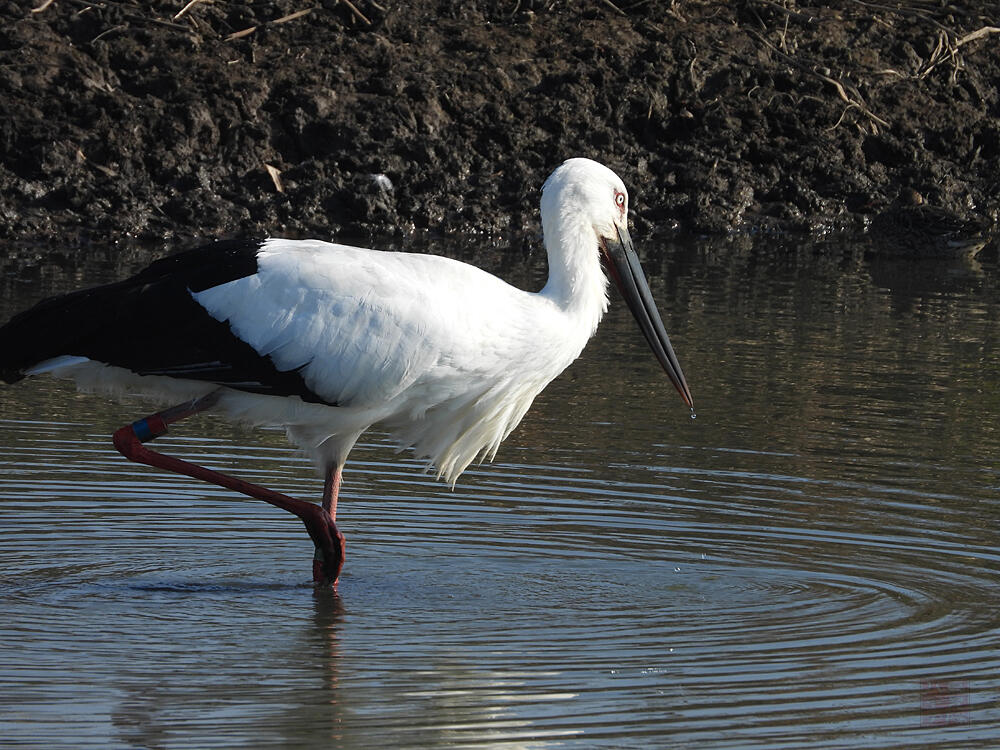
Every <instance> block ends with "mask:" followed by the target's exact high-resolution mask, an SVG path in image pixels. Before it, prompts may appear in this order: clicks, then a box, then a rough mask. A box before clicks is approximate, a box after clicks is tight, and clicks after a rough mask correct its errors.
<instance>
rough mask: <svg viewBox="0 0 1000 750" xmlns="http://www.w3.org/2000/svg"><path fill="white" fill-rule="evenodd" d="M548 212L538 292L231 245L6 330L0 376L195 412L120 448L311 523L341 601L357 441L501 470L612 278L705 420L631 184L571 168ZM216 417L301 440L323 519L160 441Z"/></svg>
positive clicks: (443, 463)
mask: <svg viewBox="0 0 1000 750" xmlns="http://www.w3.org/2000/svg"><path fill="white" fill-rule="evenodd" d="M541 214H542V229H543V233H544V241H545V249H546V251H547V253H548V263H549V278H548V282H547V283H546V284H545V287H544V288H543V289H542V290H541V291H540V292H535V293H531V292H525V291H522V290H520V289H517V288H515V287H512V286H510V285H508V284H506V283H505V282H503V281H501V280H500V279H498V278H496V277H495V276H492V275H490V274H488V273H486V272H485V271H482V270H480V269H479V268H475V267H474V266H470V265H468V264H465V263H461V262H458V261H455V260H450V259H448V258H443V257H439V256H435V255H425V254H413V253H400V252H379V251H373V250H365V249H360V248H356V247H348V246H346V245H336V244H331V243H328V242H320V241H317V240H302V241H299V240H282V239H268V240H264V241H239V242H218V243H215V244H213V245H209V246H207V247H202V248H199V249H196V250H191V251H188V252H183V253H180V254H177V255H173V256H170V257H167V258H163V259H161V260H158V261H156V262H154V263H153V264H152V265H150V266H149V267H148V268H146V269H145V270H143V271H141V272H140V273H138V274H137V275H135V276H133V277H132V278H130V279H126V280H125V281H120V282H117V283H114V284H108V285H106V286H100V287H96V288H94V289H87V290H83V291H78V292H74V293H71V294H66V295H62V296H58V297H53V298H50V299H46V300H44V301H42V302H39V303H38V304H37V305H36V306H35V307H33V308H31V309H29V310H27V311H25V312H22V313H21V314H19V315H17V316H15V317H14V318H13V319H12V320H10V321H9V322H8V323H7V324H6V325H5V326H3V327H2V328H0V376H2V377H3V379H4V380H6V381H7V382H8V383H13V382H16V381H18V380H20V379H21V378H23V377H25V376H30V375H38V374H41V373H46V372H48V373H52V374H53V375H56V376H59V377H69V378H72V379H74V380H75V381H76V382H77V384H78V385H79V386H81V387H83V388H87V389H98V390H105V391H111V392H118V393H121V392H128V393H136V394H142V395H145V396H149V397H152V398H155V399H156V400H157V401H159V402H160V403H178V402H184V403H182V404H181V405H180V406H175V407H173V408H169V409H166V410H164V411H161V412H158V413H157V414H154V415H152V416H150V417H147V418H146V419H143V420H139V421H138V422H135V423H133V424H131V425H128V426H126V427H123V428H121V429H120V430H118V431H117V432H116V433H115V436H114V443H115V446H116V447H117V448H118V449H119V450H120V451H121V452H122V453H123V454H124V455H125V456H126V457H128V458H129V459H131V460H133V461H139V462H142V463H147V464H150V465H152V466H157V467H160V468H164V469H168V470H171V471H177V472H180V473H184V474H187V475H189V476H193V477H196V478H200V479H205V480H207V481H210V482H214V483H216V484H219V485H222V486H224V487H228V488H231V489H233V490H236V491H238V492H242V493H245V494H248V495H250V496H252V497H256V498H259V499H262V500H266V501H267V502H269V503H271V504H273V505H277V506H278V507H281V508H284V509H285V510H288V511H290V512H292V513H294V514H295V515H297V516H298V517H299V518H301V519H302V520H303V521H304V522H305V525H306V529H307V530H308V532H309V535H310V536H311V537H312V539H313V542H314V544H315V547H316V551H315V555H314V562H313V577H314V580H315V582H316V583H317V584H327V585H333V586H335V585H336V582H337V579H338V576H339V574H340V569H341V566H342V565H343V560H344V537H343V535H342V534H341V533H340V531H339V530H338V529H337V525H336V522H335V519H336V504H337V494H338V492H339V488H340V481H341V471H342V470H343V467H344V462H345V461H346V460H347V456H348V453H350V450H351V448H352V447H353V446H354V444H355V441H357V439H358V437H359V436H360V435H361V434H362V433H363V432H364V431H365V430H367V429H368V428H369V427H372V426H377V427H378V428H379V429H380V430H384V431H386V432H388V433H390V434H391V435H392V436H393V437H394V438H395V439H396V440H397V441H398V442H399V443H400V445H401V446H405V447H409V448H412V449H413V451H414V452H415V453H416V454H417V455H418V456H421V457H423V458H426V459H427V460H428V462H429V464H431V465H433V466H434V467H435V468H436V469H437V473H438V476H439V477H444V478H445V479H446V480H447V481H449V482H451V483H452V484H454V482H455V480H456V479H457V477H458V476H459V475H460V474H461V473H462V472H463V471H464V470H465V468H466V467H467V466H468V465H469V464H470V463H471V462H472V461H474V460H476V459H480V460H483V459H492V458H493V456H494V455H495V453H496V451H497V448H498V447H499V446H500V443H501V441H503V439H504V438H506V437H507V435H509V434H510V432H511V430H513V429H514V427H516V426H517V424H518V422H520V421H521V418H522V417H523V416H524V413H525V412H526V411H527V409H528V407H529V406H530V405H531V402H532V400H534V398H535V396H537V395H538V393H539V392H540V391H541V390H542V389H543V388H544V387H545V386H546V385H547V384H548V383H549V382H550V381H551V380H552V379H553V378H555V377H556V376H557V375H558V374H559V373H560V372H562V371H563V370H564V369H565V368H566V367H567V366H568V365H569V364H570V363H571V362H572V361H573V360H575V359H576V358H577V357H578V356H579V354H580V352H581V351H582V350H583V347H584V345H585V344H586V343H587V340H588V339H589V338H590V337H591V336H592V335H593V333H594V331H595V330H596V328H597V324H598V322H599V321H600V320H601V317H602V315H603V314H604V312H605V311H606V309H607V305H608V298H607V286H608V283H607V282H608V279H607V277H606V276H605V273H607V275H608V276H610V278H611V279H613V280H614V281H615V283H616V285H617V286H618V288H619V289H620V290H621V292H622V294H623V295H624V297H625V300H626V302H627V303H628V305H629V307H630V308H631V310H632V313H633V314H634V316H635V319H636V321H637V322H638V324H639V328H640V330H641V331H642V333H643V334H644V336H645V337H646V340H647V341H648V342H649V345H650V347H651V348H652V350H653V353H654V354H655V355H656V358H657V359H658V360H659V362H660V364H662V366H663V368H664V369H665V370H666V373H667V375H668V376H669V378H670V380H671V382H672V383H673V385H674V386H675V387H676V389H677V390H678V392H679V393H680V395H681V398H683V400H684V402H685V403H687V404H688V405H689V406H692V398H691V391H690V390H689V388H688V385H687V382H686V381H685V379H684V374H683V372H682V371H681V367H680V364H679V363H678V361H677V357H676V356H675V355H674V352H673V349H672V347H671V345H670V340H669V339H668V338H667V333H666V331H665V330H664V327H663V323H662V321H661V319H660V315H659V313H658V312H657V310H656V306H655V304H654V302H653V298H652V296H651V294H650V292H649V286H648V283H647V282H646V278H645V276H644V275H643V272H642V269H641V268H640V266H639V260H638V258H637V256H636V253H635V249H634V248H633V245H632V240H631V239H630V237H629V233H628V229H627V217H628V193H627V191H626V189H625V185H624V184H623V183H622V181H621V180H620V179H619V178H618V176H617V175H615V174H614V173H613V172H612V171H611V170H609V169H608V168H607V167H604V166H602V165H600V164H598V163H596V162H593V161H590V160H588V159H570V160H569V161H567V162H565V163H564V164H562V165H561V166H560V167H559V168H558V169H556V170H555V171H554V172H553V173H552V175H551V176H550V177H549V179H548V180H547V181H546V183H545V185H544V187H543V188H542V200H541ZM602 266H603V270H602ZM209 408H211V409H213V410H215V411H217V412H220V413H222V414H224V415H226V416H228V417H230V418H233V419H236V420H241V421H246V422H251V423H254V424H268V425H282V426H284V427H285V428H286V430H287V433H288V437H289V439H290V440H291V441H292V442H293V443H295V444H296V445H298V446H300V447H301V448H303V449H304V450H305V451H306V453H308V454H309V455H310V456H311V458H312V459H313V461H314V462H315V463H316V464H317V466H318V467H319V468H320V469H321V471H322V472H323V474H324V476H325V486H324V492H323V502H322V504H320V505H317V504H314V503H310V502H305V501H302V500H296V499H294V498H290V497H287V496H285V495H282V494H280V493H277V492H273V491H271V490H268V489H265V488H263V487H259V486H256V485H251V484H249V483H247V482H244V481H242V480H240V479H236V478H234V477H230V476H228V475H224V474H221V473H219V472H215V471H212V470H209V469H206V468H203V467H200V466H196V465H194V464H190V463H187V462H185V461H181V460H179V459H176V458H173V457H170V456H165V455H163V454H161V453H156V452H154V451H152V450H150V449H149V448H147V447H145V446H144V445H143V443H145V442H147V441H149V440H152V439H153V438H155V437H156V436H158V435H161V434H163V433H164V432H165V431H166V429H167V425H168V424H170V423H172V422H175V421H177V420H179V419H183V418H184V417H186V416H189V415H191V414H194V413H196V412H199V411H202V410H204V409H209Z"/></svg>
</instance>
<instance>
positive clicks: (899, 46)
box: [0, 0, 1000, 242]
mask: <svg viewBox="0 0 1000 750" xmlns="http://www.w3.org/2000/svg"><path fill="white" fill-rule="evenodd" d="M33 2H34V4H35V5H36V6H44V8H43V9H41V10H39V11H38V12H32V11H31V10H30V7H29V6H30V4H29V3H27V2H2V1H0V103H2V113H0V157H2V158H0V237H4V238H6V239H7V240H18V241H27V240H28V239H32V240H37V239H51V238H55V237H68V238H69V239H71V240H73V241H76V242H81V241H82V242H86V241H88V240H91V241H97V242H106V241H109V240H112V239H119V238H121V237H122V236H124V235H132V236H135V237H138V238H153V237H163V236H177V237H181V238H192V239H193V238H196V237H207V236H233V235H261V234H275V235H282V234H284V235H288V236H305V235H311V236H319V237H330V236H333V235H338V234H339V235H357V234H359V233H370V234H385V233H400V232H402V233H407V232H410V231H412V230H415V229H416V230H432V231H436V232H445V231H453V230H458V229H463V230H466V229H475V230H476V231H479V232H483V233H487V234H492V235H497V236H506V235H523V234H524V233H525V232H529V233H534V232H537V216H536V212H537V201H538V189H539V187H540V186H541V183H542V181H543V180H544V178H545V177H546V175H547V174H548V173H549V172H550V171H551V170H552V169H553V168H554V167H555V166H556V165H558V164H559V163H560V162H561V161H562V160H563V159H565V158H567V157H570V156H576V155H583V156H589V157H591V158H594V159H597V160H599V161H602V162H604V163H606V164H608V166H610V167H612V168H613V169H615V170H616V171H617V172H618V173H619V174H620V175H621V176H622V178H623V179H624V180H625V181H626V183H627V184H628V185H629V186H630V189H631V191H632V195H633V206H634V209H635V213H634V215H633V222H634V223H635V224H636V225H637V230H638V231H641V232H645V233H648V232H649V231H651V230H653V229H660V230H662V229H664V228H668V227H675V226H679V227H682V228H684V229H687V230H691V231H694V232H700V233H717V232H727V231H731V230H733V229H748V228H749V229H758V228H768V229H772V228H773V229H778V230H782V231H785V230H811V231H812V230H823V229H826V228H832V227H857V226H862V225H864V224H865V223H866V222H867V221H868V219H869V218H870V217H875V216H881V217H882V218H884V217H885V216H886V215H889V216H891V215H892V214H891V211H893V210H896V209H899V208H901V209H902V210H904V211H905V210H908V209H912V208H913V207H914V206H924V207H929V208H930V209H932V210H931V211H929V212H928V215H930V216H935V217H938V216H943V217H945V219H946V221H948V222H953V223H957V225H958V226H968V223H969V222H971V224H972V225H973V226H974V227H980V226H990V225H994V224H995V223H996V222H997V220H998V218H1000V208H998V206H1000V203H998V196H1000V88H998V82H1000V53H998V51H1000V33H997V32H998V31H1000V29H998V28H997V27H1000V4H997V3H983V2H959V1H958V0H955V2H952V3H948V2H944V1H942V2H938V1H936V0H935V1H931V0H923V1H921V0H913V1H911V2H900V3H897V2H895V1H894V0H884V1H883V2H871V3H866V2H860V1H858V0H854V1H844V2H835V3H832V4H830V5H828V6H824V7H820V6H816V7H812V6H807V5H805V4H802V3H798V2H795V0H745V1H744V2H734V3H727V2H711V1H709V2H697V1H696V0H691V1H690V2H676V1H674V2H670V1H669V0H648V1H647V0H620V1H619V0H616V4H612V3H611V2H609V1H608V0H589V1H586V2H584V1H582V0H581V1H579V2H568V3H561V2H532V1H531V0H505V1H504V2H493V1H491V0H467V1H466V2H461V3H450V2H443V1H441V2H432V1H428V0H425V1H424V2H419V1H417V2H413V3H403V2H395V0H380V2H379V3H378V4H376V3H374V2H371V0H354V2H353V5H349V4H348V3H347V2H337V1H336V0H332V1H327V0H262V1H261V2H252V3H247V2H225V1H224V0H214V2H213V1H205V2H197V3H195V4H193V5H192V6H191V7H190V8H187V9H186V12H185V13H184V14H183V15H181V16H180V17H175V16H176V15H177V14H178V12H179V11H181V9H182V8H183V7H184V6H185V2H186V0H185V1H182V0H173V1H172V2H165V1H163V0H153V1H151V2H130V1H129V0H116V1H115V2H112V0H93V1H92V2H84V1H83V0H55V2H52V3H51V4H49V5H47V6H45V0H33ZM300 11H307V12H304V13H301V14H300V15H295V16H293V14H296V13H297V12H300ZM376 175H384V176H385V178H387V180H386V179H383V178H381V177H380V178H377V179H376V177H375V176H376ZM887 210H889V213H888V214H886V211H887Z"/></svg>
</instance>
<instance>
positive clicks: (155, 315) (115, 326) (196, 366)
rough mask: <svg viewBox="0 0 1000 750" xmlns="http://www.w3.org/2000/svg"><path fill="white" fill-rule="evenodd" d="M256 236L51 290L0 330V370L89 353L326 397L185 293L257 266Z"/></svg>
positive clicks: (165, 371)
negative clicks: (107, 280) (120, 276)
mask: <svg viewBox="0 0 1000 750" xmlns="http://www.w3.org/2000/svg"><path fill="white" fill-rule="evenodd" d="M261 244H262V243H261V242H259V241H228V242H217V243H214V244H212V245H207V246H204V247H200V248H196V249H194V250H188V251H186V252H182V253H178V254H176V255H172V256H169V257H167V258H163V259H161V260H158V261H156V262H154V263H152V264H151V265H150V266H148V267H147V268H146V269H144V270H143V271H140V272H139V273H138V274H136V275H135V276H133V277H132V278H130V279H126V280H125V281H119V282H117V283H114V284H107V285H105V286H99V287H95V288H93V289H84V290H82V291H78V292H72V293H70V294H65V295H60V296H58V297H51V298H49V299H46V300H43V301H41V302H39V303H38V304H37V305H35V306H34V307H32V308H31V309H29V310H26V311H24V312H22V313H20V314H19V315H16V316H15V317H13V318H12V319H11V320H10V321H9V322H8V323H7V324H6V325H5V326H3V327H2V328H0V377H2V378H3V379H4V380H6V381H7V382H8V383H13V382H16V381H18V380H20V379H21V378H23V377H24V373H25V372H26V371H27V370H29V369H30V368H31V367H33V366H35V365H37V364H39V363H40V362H44V361H46V360H48V359H52V358H54V357H58V356H63V355H71V356H79V357H87V358H88V359H92V360H95V361H98V362H103V363H106V364H109V365H115V366H117V367H124V368H126V369H128V370H131V371H132V372H135V373H138V374H140V375H167V376H171V377H177V378H186V379H191V380H204V381H208V382H212V383H218V384H220V385H227V386H230V387H232V388H238V389H240V390H245V391H251V392H254V393H267V394H272V395H278V396H293V395H294V396H300V397H302V399H303V400H306V401H311V402H320V403H322V402H323V400H322V399H321V398H319V396H317V395H316V394H315V393H313V392H312V391H311V390H310V389H309V388H308V387H307V386H306V384H305V382H304V381H303V379H302V376H301V375H300V374H299V372H298V371H295V370H292V371H285V372H282V371H279V370H278V369H277V368H276V367H275V366H274V363H273V362H272V361H271V360H270V359H269V358H268V357H266V356H261V355H260V354H258V353H257V352H256V351H255V350H254V349H253V348H252V347H251V346H250V345H249V344H247V343H246V342H244V341H242V340H241V339H240V338H238V337H237V336H236V335H235V334H234V333H233V332H232V330H231V329H230V327H229V324H228V323H225V322H220V321H218V320H216V319H215V318H213V317H212V316H211V315H209V314H208V312H207V311H206V310H205V308H203V307H202V306H201V305H199V304H198V303H197V302H196V301H195V299H194V298H193V297H192V296H191V295H192V292H200V291H204V290H205V289H209V288H211V287H213V286H218V285H219V284H225V283H227V282H229V281H235V280H236V279H241V278H245V277H247V276H252V275H253V274H255V273H257V253H258V251H259V250H260V247H261Z"/></svg>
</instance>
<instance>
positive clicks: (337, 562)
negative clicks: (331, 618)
mask: <svg viewBox="0 0 1000 750" xmlns="http://www.w3.org/2000/svg"><path fill="white" fill-rule="evenodd" d="M340 471H341V470H340V466H337V465H334V466H330V467H329V468H327V470H326V480H325V481H324V482H323V505H322V509H323V513H324V515H325V516H326V525H327V529H328V530H329V532H330V542H331V545H332V547H333V550H332V552H333V554H334V555H335V558H334V565H332V566H331V565H327V560H328V559H329V557H330V553H331V550H330V549H329V548H328V547H324V546H321V545H320V544H317V545H316V552H315V553H314V554H313V581H315V582H316V583H318V584H321V583H325V582H327V581H330V580H332V581H333V582H334V585H336V583H337V577H338V576H339V575H340V569H341V568H342V567H343V565H344V557H346V555H347V540H346V539H344V535H343V534H342V533H341V532H340V529H338V528H337V496H338V495H339V494H340ZM313 541H315V539H314V540H313ZM334 568H335V569H334ZM331 576H332V578H331Z"/></svg>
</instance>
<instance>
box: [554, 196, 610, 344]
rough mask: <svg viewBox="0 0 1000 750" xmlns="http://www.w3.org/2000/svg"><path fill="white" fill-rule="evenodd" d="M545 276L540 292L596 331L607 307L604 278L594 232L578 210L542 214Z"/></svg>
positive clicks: (588, 333) (590, 329) (588, 334)
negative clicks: (545, 261)
mask: <svg viewBox="0 0 1000 750" xmlns="http://www.w3.org/2000/svg"><path fill="white" fill-rule="evenodd" d="M542 232H543V234H544V237H545V250H546V252H547V253H548V259H549V279H548V282H546V284H545V287H544V288H543V289H542V291H541V292H540V294H542V295H543V296H545V297H547V298H549V299H550V300H552V301H553V302H554V303H556V304H557V305H558V306H559V307H560V308H561V309H563V310H564V311H565V312H566V313H567V314H568V315H571V316H573V317H574V318H576V319H578V321H579V325H580V326H581V327H586V330H587V336H588V338H589V336H590V335H591V334H593V332H594V331H595V330H597V324H598V323H599V322H600V321H601V318H602V317H603V315H604V313H605V312H606V311H607V309H608V279H607V277H606V276H605V275H604V271H603V270H602V269H601V262H600V254H599V253H600V251H599V246H598V237H597V232H596V231H595V229H594V227H593V226H592V225H590V224H589V223H588V222H587V221H586V220H585V219H584V218H583V217H582V216H581V215H580V213H579V212H574V211H557V212H545V211H543V215H542Z"/></svg>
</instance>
